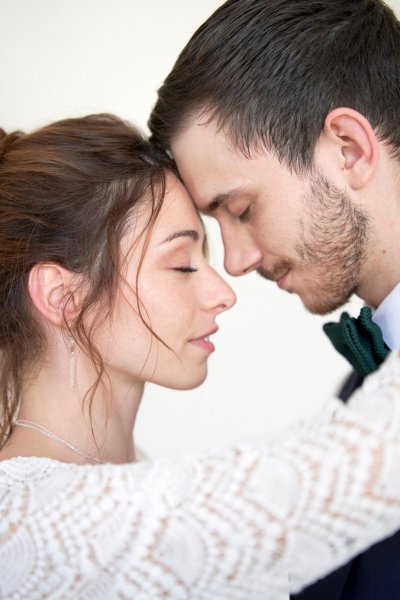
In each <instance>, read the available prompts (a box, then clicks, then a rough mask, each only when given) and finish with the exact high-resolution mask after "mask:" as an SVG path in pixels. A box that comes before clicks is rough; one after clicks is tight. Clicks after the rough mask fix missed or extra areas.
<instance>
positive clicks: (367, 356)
mask: <svg viewBox="0 0 400 600" xmlns="http://www.w3.org/2000/svg"><path fill="white" fill-rule="evenodd" d="M371 317H372V313H371V309H370V308H369V306H364V307H363V308H362V309H361V312H360V316H359V317H358V319H355V318H354V317H350V316H349V315H348V313H342V316H341V317H340V321H339V323H325V325H324V326H323V329H324V331H325V333H326V335H327V336H328V338H329V339H330V340H331V342H332V344H333V345H334V347H335V348H336V350H337V351H338V352H339V353H340V354H342V355H343V356H344V357H345V358H346V359H347V360H348V361H349V363H350V364H351V365H352V367H353V369H354V370H355V371H357V373H359V374H360V375H368V374H369V373H372V372H373V371H375V370H376V369H377V368H378V367H379V365H380V364H381V363H382V362H383V361H384V359H385V358H386V356H387V355H388V353H389V352H390V349H389V348H388V347H387V346H386V344H385V342H384V340H383V336H382V331H381V330H380V328H379V327H378V325H377V324H376V323H374V322H373V321H372V318H371Z"/></svg>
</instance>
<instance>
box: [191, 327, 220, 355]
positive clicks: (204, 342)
mask: <svg viewBox="0 0 400 600" xmlns="http://www.w3.org/2000/svg"><path fill="white" fill-rule="evenodd" d="M217 331H218V327H214V328H213V329H211V331H208V332H207V333H205V334H203V335H201V336H199V337H197V338H193V339H191V340H189V342H190V344H193V345H194V346H198V347H199V348H202V349H203V350H206V352H214V350H215V346H214V344H213V343H212V342H210V340H209V339H208V338H209V336H210V335H213V334H214V333H216V332H217Z"/></svg>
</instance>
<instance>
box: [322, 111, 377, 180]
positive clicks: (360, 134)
mask: <svg viewBox="0 0 400 600" xmlns="http://www.w3.org/2000/svg"><path fill="white" fill-rule="evenodd" d="M320 142H321V143H322V144H324V143H325V144H328V145H329V146H330V149H331V150H332V149H333V150H334V151H336V155H337V156H338V157H339V162H340V168H341V169H342V171H343V173H344V176H345V177H346V179H347V181H348V184H349V185H350V186H351V187H352V188H353V189H360V188H362V187H363V186H364V185H366V183H367V182H368V181H369V179H370V178H371V176H372V175H373V174H374V172H375V169H376V165H377V162H378V157H379V145H378V140H377V137H376V135H375V132H374V130H373V129H372V127H371V124H370V122H369V121H368V120H367V119H366V118H365V117H364V116H363V115H362V114H360V113H359V112H357V111H356V110H353V109H351V108H335V109H334V110H332V111H331V112H330V113H329V114H328V116H327V117H326V119H325V124H324V128H323V131H322V134H321V140H320Z"/></svg>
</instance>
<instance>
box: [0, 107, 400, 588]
mask: <svg viewBox="0 0 400 600" xmlns="http://www.w3.org/2000/svg"><path fill="white" fill-rule="evenodd" d="M205 245H206V240H205V233H204V228H203V225H202V222H201V220H200V218H199V216H198V214H197V212H196V210H195V209H194V207H193V205H192V202H191V200H190V198H189V196H188V194H187V192H186V191H185V189H184V187H183V186H182V184H181V183H180V181H179V179H178V178H177V176H176V173H175V170H174V165H173V163H172V162H170V161H169V159H167V158H166V157H164V156H160V155H158V153H157V151H156V150H155V149H153V148H152V147H151V146H150V145H149V144H148V142H147V141H146V140H144V139H143V138H142V137H141V136H140V135H139V134H138V132H137V131H136V130H135V129H134V128H133V127H132V126H131V125H129V124H127V123H125V122H123V121H121V120H119V119H118V118H116V117H114V116H112V115H93V116H89V117H85V118H80V119H69V120H64V121H60V122H57V123H54V124H52V125H49V126H47V127H44V128H42V129H40V130H37V131H36V132H33V133H31V134H28V135H22V134H20V133H13V134H8V135H7V134H5V133H4V132H1V137H0V306H1V309H0V310H1V319H0V348H1V398H0V402H1V412H0V414H1V418H0V448H1V449H0V516H1V518H0V597H1V598H29V599H30V600H32V599H34V598H43V597H46V598H101V599H104V598H117V597H118V598H135V600H139V599H143V600H144V599H146V600H152V599H159V598H160V599H161V598H169V599H171V598H172V599H175V598H176V599H186V598H188V599H192V600H206V599H210V600H211V599H212V600H219V599H229V600H233V599H238V600H252V599H258V598H266V597H268V599H269V600H274V599H277V600H280V599H281V598H287V597H288V593H289V590H290V591H298V590H299V589H301V588H302V587H304V586H305V585H306V584H308V583H310V582H311V581H313V580H315V579H317V578H318V577H321V576H322V575H324V574H326V573H327V572H328V571H330V570H333V569H334V568H336V567H337V566H339V565H340V564H342V563H344V562H346V561H347V560H348V559H349V558H350V557H351V556H353V555H355V554H357V553H358V552H359V551H360V550H362V549H364V548H365V547H367V546H368V545H370V544H372V543H374V542H376V541H378V540H379V539H381V538H383V537H385V536H387V535H389V534H390V533H392V532H393V531H395V530H396V529H397V528H399V527H400V486H399V485H398V484H397V483H396V482H397V481H398V473H397V471H398V465H399V464H400V415H399V408H400V396H399V390H400V364H399V363H400V361H399V358H398V356H397V354H394V353H393V355H392V356H391V357H390V358H389V359H388V360H387V361H386V363H385V364H384V365H383V366H382V368H381V369H380V371H379V372H378V373H377V374H375V375H373V376H371V377H370V378H369V380H368V381H367V383H366V385H365V386H364V387H363V388H362V389H361V390H360V391H359V392H358V393H357V394H355V395H354V397H353V399H352V401H351V402H350V404H349V405H348V406H347V407H345V406H342V404H341V403H340V402H339V401H336V400H334V399H332V400H331V401H330V402H329V403H328V404H326V405H325V406H324V408H323V410H321V413H320V414H319V415H318V416H317V417H316V418H315V419H314V420H312V421H309V422H307V423H303V424H302V425H301V426H300V425H299V426H298V427H295V428H291V429H290V430H289V431H287V432H286V433H285V434H282V435H281V436H279V437H277V438H276V439H274V441H271V440H269V441H267V440H264V441H263V440H258V441H257V442H254V443H246V444H245V443H243V444H239V445H237V446H236V447H234V448H230V449H227V450H226V449H225V450H219V451H218V450H216V451H214V452H210V453H205V454H200V455H187V456H186V457H184V458H183V459H182V460H180V461H175V462H174V461H171V460H163V459H160V460H155V461H153V462H150V461H149V462H145V461H144V462H143V461H142V462H140V461H137V460H135V448H134V441H133V440H134V438H133V431H134V425H135V418H136V414H137V411H138V408H139V405H140V402H141V399H142V395H143V390H144V386H145V383H146V382H148V381H151V382H155V383H158V384H159V385H162V386H166V387H170V388H174V389H190V388H193V387H195V386H198V385H200V384H201V383H202V381H203V380H204V379H205V377H206V375H207V361H208V358H209V356H210V354H211V353H212V352H213V351H214V344H213V342H212V340H211V339H210V337H211V336H212V335H213V334H214V333H215V332H216V331H217V329H218V326H217V324H216V317H217V316H218V315H219V314H220V313H222V312H223V311H225V310H227V309H229V308H230V307H231V306H232V305H233V304H234V302H235V295H234V293H233V291H232V290H231V288H230V287H229V286H228V285H227V283H226V282H225V281H224V280H223V279H222V278H221V277H220V276H219V275H218V274H217V273H216V272H215V271H214V270H213V269H212V268H211V267H210V265H209V264H208V263H207V260H206V253H205ZM394 475H395V476H394Z"/></svg>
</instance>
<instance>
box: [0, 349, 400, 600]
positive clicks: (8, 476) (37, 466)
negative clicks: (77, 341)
mask: <svg viewBox="0 0 400 600" xmlns="http://www.w3.org/2000/svg"><path fill="white" fill-rule="evenodd" d="M399 465H400V359H399V358H398V357H397V355H395V354H394V353H393V355H392V356H391V357H389V359H387V360H386V362H385V364H384V365H383V366H382V367H381V369H380V370H379V372H378V373H377V374H374V375H373V376H371V377H370V378H369V379H368V381H367V382H366V384H365V385H364V386H363V387H362V388H361V389H360V390H359V391H358V392H357V393H356V394H355V395H354V397H353V398H352V400H351V402H350V403H349V405H348V406H344V405H342V404H341V403H340V402H339V401H338V400H335V399H332V400H329V401H328V402H327V403H325V405H324V407H323V409H322V410H321V411H320V413H319V414H318V415H317V416H316V417H315V418H314V419H312V420H310V421H307V422H304V423H302V424H299V425H296V426H293V427H292V428H290V430H288V431H286V432H285V433H283V434H282V435H280V436H278V437H277V438H276V439H274V440H273V441H271V440H270V439H269V440H268V441H264V442H263V441H262V440H257V442H252V443H243V444H239V445H238V446H236V447H234V448H229V449H222V450H219V451H215V452H210V453H206V454H203V455H188V456H186V457H185V458H183V459H182V460H180V461H172V460H156V461H153V462H142V463H136V464H130V465H112V464H105V465H74V464H65V463H60V462H58V461H54V460H50V459H46V458H35V457H32V458H30V457H29V458H24V457H19V458H14V459H11V460H6V461H3V462H0V598H2V599H3V598H5V599H7V600H11V599H13V600H16V599H24V600H25V599H29V600H35V599H39V598H51V599H53V598H54V599H55V598H60V599H61V598H62V599H64V598H65V599H67V598H68V599H70V598H77V599H79V598H82V599H85V600H86V599H101V600H105V599H114V598H126V599H128V598H129V599H132V598H134V599H135V600H158V599H160V600H161V599H172V600H175V599H176V600H189V599H190V600H264V599H265V600H284V599H286V598H288V597H289V591H290V592H296V591H298V590H300V589H301V588H302V587H304V586H306V585H308V584H309V583H311V582H312V581H314V580H315V579H317V578H319V577H322V576H324V575H325V574H327V573H328V572H329V571H331V570H333V569H335V568H337V567H338V566H340V565H342V564H344V563H345V562H347V561H348V560H349V559H350V558H351V557H352V556H354V555H356V554H358V553H359V552H360V551H362V550H363V549H365V548H366V547H368V546H369V545H371V544H372V543H374V542H377V541H379V540H380V539H382V538H384V537H386V536H388V535H390V534H391V533H393V532H394V531H395V530H396V529H398V528H400V466H399Z"/></svg>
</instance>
